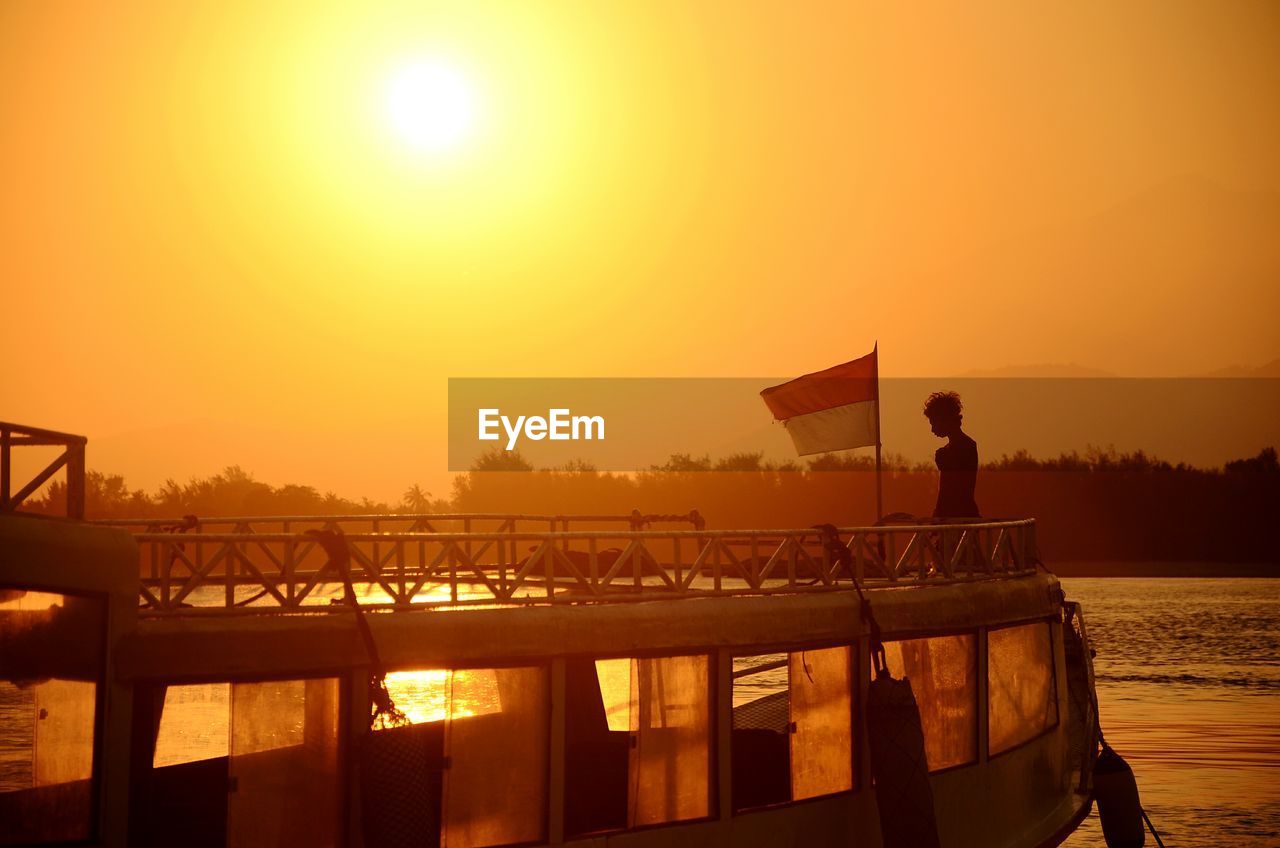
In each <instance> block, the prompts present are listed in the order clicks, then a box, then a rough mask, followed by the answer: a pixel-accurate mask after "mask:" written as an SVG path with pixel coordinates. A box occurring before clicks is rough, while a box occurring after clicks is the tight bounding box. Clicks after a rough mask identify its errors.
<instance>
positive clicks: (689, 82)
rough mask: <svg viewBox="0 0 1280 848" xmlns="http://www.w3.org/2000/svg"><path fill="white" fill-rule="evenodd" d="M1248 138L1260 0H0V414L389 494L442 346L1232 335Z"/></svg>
mask: <svg viewBox="0 0 1280 848" xmlns="http://www.w3.org/2000/svg"><path fill="white" fill-rule="evenodd" d="M424 67H425V68H430V69H441V68H443V69H444V71H443V73H444V75H445V77H447V80H446V83H445V88H446V89H447V90H446V92H445V95H446V97H445V99H446V100H448V99H449V98H450V97H454V98H455V99H457V98H460V99H461V101H462V105H461V107H460V108H462V112H463V113H465V114H462V113H459V114H457V115H454V117H455V118H457V119H458V121H459V122H460V123H459V124H458V126H456V127H453V129H451V130H450V132H453V130H457V132H456V133H455V135H456V137H454V136H450V137H449V138H447V139H445V140H444V142H441V143H436V141H432V140H431V139H428V140H427V143H423V139H422V138H416V139H415V137H413V131H412V127H410V129H409V130H406V128H405V126H404V121H403V120H400V119H402V118H404V116H403V115H400V116H399V118H397V115H396V113H395V110H394V107H393V106H392V105H389V101H394V98H395V94H394V92H395V90H396V89H395V87H396V85H397V84H398V83H397V81H401V82H403V81H404V80H405V79H406V78H409V79H412V75H413V74H414V73H418V71H415V70H414V69H415V68H416V69H421V68H424ZM426 73H427V74H428V76H430V75H431V74H433V73H435V71H428V72H426ZM406 74H408V75H409V77H406ZM451 86H452V88H451ZM455 89H456V90H455ZM450 102H452V101H450ZM456 105H457V104H455V106H456ZM410 117H412V116H410ZM446 129H448V128H446ZM1278 150H1280V5H1277V4H1276V3H1273V2H1243V1H1241V2H1229V3H1210V2H1201V0H1186V1H1185V2H1124V3H1115V2H1084V3H1054V4H1035V5H1034V6H1031V5H1028V4H1025V3H1021V2H1008V3H991V2H981V3H975V4H968V3H938V4H931V5H930V6H929V7H928V8H927V9H926V7H925V6H921V5H918V4H912V5H910V6H903V5H894V4H876V5H871V4H866V5H864V4H860V3H831V4H818V3H805V4H783V3H745V4H744V3H740V2H732V3H730V2H725V3H712V2H703V3H696V4H695V3H677V2H672V3H657V2H634V3H622V2H610V3H599V2H572V3H570V2H564V3H545V4H531V3H481V2H459V3H427V2H413V3H407V2H406V3H376V2H352V3H336V2H334V3H330V2H322V3H298V4H296V5H289V4H284V3H271V4H266V3H256V2H204V3H171V2H155V3H142V2H122V3H99V4H88V3H73V2H35V0H23V1H17V0H16V1H15V2H6V3H4V4H0V285H2V286H3V288H4V308H3V310H0V326H2V327H3V331H2V332H0V356H2V357H3V360H4V362H5V365H4V366H3V367H0V419H5V420H13V421H21V422H24V423H30V424H33V425H37V426H46V427H53V428H58V429H66V430H70V431H73V432H78V433H84V434H87V435H88V436H89V437H90V440H91V441H90V465H91V466H92V467H98V468H100V469H102V470H105V471H112V472H119V473H123V474H125V476H126V477H127V478H128V479H129V480H130V481H131V482H134V483H135V485H146V486H148V487H152V486H154V485H156V484H158V483H159V482H160V481H162V480H163V479H164V478H165V477H167V476H174V477H177V478H179V479H184V478H186V477H188V476H190V475H193V474H208V473H212V472H214V471H217V470H218V469H220V468H221V467H222V466H224V465H227V464H231V463H241V464H243V465H245V466H246V467H247V468H250V469H252V470H253V471H255V472H256V473H257V474H258V475H259V476H260V477H261V478H263V479H266V480H269V481H271V482H285V481H286V480H289V481H296V482H301V483H309V484H313V485H316V486H318V487H320V488H322V489H336V490H339V491H341V492H342V493H344V494H347V495H351V496H359V495H361V494H368V495H370V496H374V497H380V498H395V497H397V496H398V493H399V491H400V490H401V489H402V488H403V486H404V485H407V484H408V483H409V482H413V481H415V480H417V481H420V482H423V483H424V484H426V485H428V487H429V488H432V489H433V490H436V491H437V492H438V493H441V494H443V487H445V486H447V475H445V474H444V468H445V453H446V451H445V444H444V437H445V424H446V416H445V410H444V405H445V399H446V380H447V378H448V377H451V376H454V377H457V376H614V375H617V376H641V375H643V376H769V375H780V376H788V375H794V374H799V373H802V372H806V371H812V370H816V369H818V368H822V367H824V366H826V365H830V364H833V363H835V362H839V361H842V360H845V359H849V358H852V357H854V356H857V355H860V354H862V353H865V352H866V351H867V350H869V349H870V347H871V345H872V343H873V342H874V341H876V340H878V341H879V344H880V351H881V355H882V371H883V373H885V374H888V375H894V376H907V375H914V376H933V375H953V374H957V373H963V372H967V371H971V370H975V369H979V370H980V369H992V368H999V367H1002V366H1010V365H1027V364H1034V363H1066V362H1071V363H1077V364H1079V365H1082V366H1087V367H1090V368H1097V369H1103V370H1106V371H1110V372H1114V373H1117V374H1121V375H1128V376H1174V375H1194V374H1201V373H1204V372H1209V371H1212V370H1214V369H1218V368H1222V367H1224V366H1228V365H1233V364H1242V365H1260V364H1262V363H1265V362H1268V361H1271V360H1274V359H1276V358H1277V357H1280V332H1278V331H1277V329H1276V315H1278V314H1280V238H1277V237H1276V236H1277V233H1280V156H1277V154H1276V151H1278ZM95 451H96V453H95Z"/></svg>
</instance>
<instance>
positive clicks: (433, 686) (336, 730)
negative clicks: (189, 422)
mask: <svg viewBox="0 0 1280 848" xmlns="http://www.w3.org/2000/svg"><path fill="white" fill-rule="evenodd" d="M0 435H3V439H4V442H5V444H4V451H3V453H4V460H5V468H4V473H3V474H0V477H2V478H3V481H4V491H3V506H4V510H3V511H0V634H2V635H3V641H2V642H0V764H3V766H4V770H3V771H2V772H0V845H11V844H49V843H59V842H69V841H74V842H84V843H88V844H98V845H107V846H124V845H135V846H150V845H157V846H158V845H184V846H206V845H207V846H281V845H302V846H306V845H315V846H361V845H370V846H371V845H372V843H373V842H375V841H377V839H376V837H373V836H371V834H373V833H377V832H385V831H387V830H388V828H390V829H391V830H394V829H395V828H397V827H399V828H401V833H403V832H406V831H405V830H404V829H405V828H408V831H407V832H409V833H411V834H413V836H414V842H413V844H419V845H443V846H449V847H450V848H457V846H496V845H582V846H588V845H589V846H606V845H609V846H614V845H616V846H620V848H621V846H627V847H628V848H630V847H631V846H635V847H636V848H643V846H649V845H663V846H710V845H714V846H755V845H760V846H765V845H768V846H775V845H797V846H799V845H805V846H810V845H813V846H823V845H832V846H835V845H861V846H877V845H881V844H882V838H881V834H882V833H883V832H884V828H883V822H882V821H881V817H882V815H894V813H893V812H892V810H893V809H894V806H893V803H894V799H892V798H889V797H887V794H886V793H880V795H879V796H878V787H879V788H883V787H885V786H886V785H887V784H886V783H885V782H883V781H881V782H877V781H876V780H875V779H874V778H873V773H874V772H873V762H872V748H873V745H872V744H871V743H872V742H874V741H876V740H875V739H873V738H872V736H871V734H873V733H876V732H879V731H878V730H877V729H876V728H875V727H873V726H872V723H871V722H870V721H869V720H868V698H869V694H870V693H871V691H872V688H873V685H874V684H873V678H874V677H875V674H874V673H873V657H874V656H875V649H876V647H877V646H878V645H883V658H884V661H885V664H886V673H887V674H888V675H890V676H891V678H893V679H906V680H909V681H910V682H911V688H912V691H913V693H914V698H915V702H916V704H917V706H918V712H919V725H918V727H919V732H920V733H921V734H922V736H923V748H924V753H925V755H926V756H925V757H924V758H922V759H921V762H920V763H919V764H916V765H915V766H914V767H916V768H918V769H921V770H927V775H925V774H922V775H920V777H921V779H923V780H925V781H927V786H928V787H929V789H930V790H931V794H932V804H931V809H932V812H933V815H934V817H935V819H936V827H937V833H938V837H939V844H941V845H942V846H948V848H952V846H954V848H969V846H975V848H976V846H982V847H983V848H1037V846H1053V845H1057V844H1059V843H1060V842H1062V841H1063V840H1064V839H1065V838H1066V837H1067V836H1068V835H1069V834H1070V833H1071V832H1072V831H1073V830H1074V829H1075V828H1076V826H1077V825H1078V824H1079V823H1080V822H1081V820H1082V819H1083V818H1084V817H1085V816H1086V815H1087V814H1088V813H1089V811H1090V809H1091V806H1092V803H1093V783H1092V767H1093V763H1094V761H1095V759H1096V755H1097V744H1098V743H1097V718H1096V699H1095V698H1094V695H1093V676H1092V664H1091V659H1090V657H1091V648H1090V643H1089V638H1088V634H1087V631H1086V627H1085V622H1084V615H1083V611H1082V610H1081V608H1080V607H1079V605H1078V604H1075V603H1072V602H1069V601H1067V600H1066V599H1065V598H1064V596H1063V591H1062V587H1061V585H1060V583H1059V581H1058V579H1057V578H1056V577H1055V576H1054V575H1053V574H1052V573H1051V572H1050V571H1049V570H1048V569H1047V568H1046V567H1045V566H1044V565H1043V564H1042V563H1041V562H1040V559H1039V556H1038V552H1037V548H1036V541H1035V528H1036V525H1035V521H1034V520H1033V519H1009V520H974V521H966V522H946V523H938V522H929V521H916V520H907V521H903V522H899V523H887V524H880V525H875V526H866V527H841V528H830V527H805V528H778V529H745V530H733V529H716V528H714V527H711V526H708V525H709V521H708V519H706V518H704V517H703V516H702V515H700V514H699V513H697V512H690V513H684V514H671V515H643V514H640V513H638V512H634V513H631V514H624V515H530V514H514V513H513V514H502V515H497V514H469V515H462V514H430V515H426V514H421V515H401V514H394V515H374V516H369V515H360V516H281V517H267V518H264V517H238V518H218V519H213V518H198V517H195V516H186V517H174V518H172V519H170V520H165V521H154V520H138V521H96V522H95V521H84V520H83V519H82V516H83V504H82V503H76V502H75V498H70V499H69V502H68V512H69V513H70V515H71V516H72V517H68V518H48V517H37V516H32V515H27V514H23V513H21V512H18V511H16V509H15V508H16V507H18V506H19V505H20V502H21V500H22V498H21V497H16V496H14V495H11V487H10V484H9V476H10V473H11V469H10V467H9V462H8V454H9V448H10V444H11V442H12V443H14V444H16V443H17V442H14V441H13V440H15V439H21V438H34V439H37V440H43V442H41V443H44V444H50V443H56V444H65V445H66V446H67V451H68V452H69V453H74V452H75V451H76V450H77V448H76V445H77V444H78V445H79V446H80V447H79V450H80V451H81V456H80V462H79V467H80V468H81V469H82V467H83V458H82V450H83V442H82V441H79V442H77V441H76V439H78V438H79V437H73V436H70V435H68V434H60V433H52V432H51V431H37V430H34V429H33V428H19V427H18V425H3V426H2V427H0ZM58 440H61V441H58ZM64 464H68V463H65V462H64ZM25 488H26V487H24V489H25ZM68 488H69V490H70V491H71V492H72V493H74V492H75V491H76V489H77V488H78V490H79V492H80V493H81V495H80V497H81V498H82V497H83V494H82V493H83V484H82V483H80V484H76V485H69V487H68ZM18 494H22V491H19V493H18ZM833 542H834V544H833ZM336 544H340V545H341V549H342V550H343V551H345V552H346V555H345V556H344V557H337V556H335V555H334V554H333V551H334V549H335V545H336ZM344 559H345V560H346V561H344ZM873 625H874V627H873ZM384 686H385V692H386V693H387V694H388V695H389V697H390V701H391V702H392V705H393V706H391V708H388V704H385V703H379V693H380V692H381V691H384V690H383V689H382V687H384ZM406 762H407V765H406ZM397 775H410V777H409V778H406V779H404V780H401V779H400V778H398V777H397ZM410 790H412V791H410ZM914 800H915V801H919V799H918V798H917V799H914ZM380 828H381V831H380V830H379V829H380ZM383 844H391V843H390V841H387V842H384V843H383Z"/></svg>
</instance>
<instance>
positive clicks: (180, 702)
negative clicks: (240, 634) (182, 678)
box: [152, 683, 231, 768]
mask: <svg viewBox="0 0 1280 848" xmlns="http://www.w3.org/2000/svg"><path fill="white" fill-rule="evenodd" d="M230 734H231V684H230V683H203V684H198V685H194V686H169V687H166V689H165V693H164V709H163V711H162V712H161V713H160V729H159V732H158V733H157V734H156V750H155V756H154V757H153V758H152V765H153V766H155V767H156V768H161V767H163V766H176V765H179V764H181V763H191V762H196V761H197V760H212V759H217V758H218V757H225V756H227V754H228V753H229V752H230V739H231V736H230Z"/></svg>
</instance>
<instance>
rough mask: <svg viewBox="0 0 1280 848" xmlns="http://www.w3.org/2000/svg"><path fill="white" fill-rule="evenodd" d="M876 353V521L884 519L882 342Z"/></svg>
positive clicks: (873, 350)
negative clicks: (881, 416) (881, 432)
mask: <svg viewBox="0 0 1280 848" xmlns="http://www.w3.org/2000/svg"><path fill="white" fill-rule="evenodd" d="M871 353H872V354H874V355H875V381H874V382H875V387H876V523H877V524H879V523H880V522H881V521H883V520H884V487H883V486H882V484H881V476H882V475H881V472H882V471H883V467H882V466H881V462H880V448H881V442H880V342H879V340H877V341H876V343H875V346H874V347H872V348H871Z"/></svg>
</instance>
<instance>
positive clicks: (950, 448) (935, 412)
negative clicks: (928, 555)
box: [924, 392, 978, 518]
mask: <svg viewBox="0 0 1280 848" xmlns="http://www.w3.org/2000/svg"><path fill="white" fill-rule="evenodd" d="M963 408H964V407H963V406H962V405H961V403H960V395H958V394H956V393H955V392H934V393H933V394H931V395H929V399H928V400H927V401H925V403H924V414H925V417H926V418H928V419H929V426H930V428H932V430H933V434H934V435H935V436H937V437H939V438H943V439H946V440H947V443H946V444H945V445H943V446H942V447H940V448H938V450H937V452H936V453H934V455H933V459H934V462H936V463H937V464H938V504H937V506H935V507H934V509H933V517H934V518H977V517H978V504H977V501H975V500H974V498H973V490H974V486H976V485H977V482H978V443H977V442H975V441H974V440H973V439H971V438H969V437H968V436H967V435H965V432H964V431H963V430H961V429H960V419H961V415H960V413H961V410H962V409H963Z"/></svg>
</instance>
